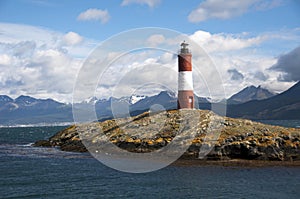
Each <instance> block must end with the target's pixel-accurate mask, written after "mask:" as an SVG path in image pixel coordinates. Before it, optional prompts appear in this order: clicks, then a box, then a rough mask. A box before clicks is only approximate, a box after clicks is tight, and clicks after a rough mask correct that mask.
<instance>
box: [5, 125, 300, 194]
mask: <svg viewBox="0 0 300 199" xmlns="http://www.w3.org/2000/svg"><path fill="white" fill-rule="evenodd" d="M63 128H65V127H22V128H21V127H20V128H17V127H15V128H0V198H256V199H257V198H300V168H299V167H262V168H255V167H253V168H251V167H249V168H241V167H221V166H173V165H172V166H168V167H166V168H164V169H161V170H158V171H155V172H151V173H144V174H131V173H123V172H119V171H116V170H113V169H111V168H108V167H106V166H104V165H103V164H101V163H100V162H99V161H97V160H96V159H94V158H92V157H91V156H90V155H89V154H88V153H72V152H63V151H60V150H59V149H57V148H40V147H32V146H31V143H33V142H34V141H36V140H40V139H47V138H49V137H50V136H52V135H54V134H55V133H56V132H57V131H59V130H61V129H63Z"/></svg>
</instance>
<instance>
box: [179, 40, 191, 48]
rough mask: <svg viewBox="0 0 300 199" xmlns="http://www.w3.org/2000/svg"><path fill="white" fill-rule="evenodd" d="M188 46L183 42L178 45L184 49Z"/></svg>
mask: <svg viewBox="0 0 300 199" xmlns="http://www.w3.org/2000/svg"><path fill="white" fill-rule="evenodd" d="M188 45H189V44H188V43H186V42H185V41H183V42H182V43H181V44H180V46H181V47H183V48H186V47H187V46H188Z"/></svg>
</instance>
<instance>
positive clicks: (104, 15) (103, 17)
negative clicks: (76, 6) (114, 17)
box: [77, 8, 110, 24]
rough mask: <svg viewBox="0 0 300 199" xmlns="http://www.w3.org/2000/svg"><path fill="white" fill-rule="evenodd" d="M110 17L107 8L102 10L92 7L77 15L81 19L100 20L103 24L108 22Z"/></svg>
mask: <svg viewBox="0 0 300 199" xmlns="http://www.w3.org/2000/svg"><path fill="white" fill-rule="evenodd" d="M109 19H110V15H109V13H108V11H107V10H101V9H96V8H90V9H88V10H86V11H84V12H82V13H80V14H79V15H78V17H77V20H79V21H100V22H101V23H102V24H104V23H107V22H108V21H109Z"/></svg>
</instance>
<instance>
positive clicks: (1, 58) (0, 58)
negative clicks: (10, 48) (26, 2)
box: [0, 54, 12, 66]
mask: <svg viewBox="0 0 300 199" xmlns="http://www.w3.org/2000/svg"><path fill="white" fill-rule="evenodd" d="M11 59H12V58H11V57H10V56H9V55H7V54H2V55H1V54H0V66H1V65H3V66H5V65H6V66H8V65H10V64H11V61H12V60H11Z"/></svg>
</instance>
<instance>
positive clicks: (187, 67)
mask: <svg viewBox="0 0 300 199" xmlns="http://www.w3.org/2000/svg"><path fill="white" fill-rule="evenodd" d="M188 45H189V44H188V43H186V42H185V41H184V42H182V43H181V45H180V46H181V49H180V51H179V54H178V100H177V107H178V109H193V108H194V91H193V74H192V54H191V52H190V50H189V49H188Z"/></svg>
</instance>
